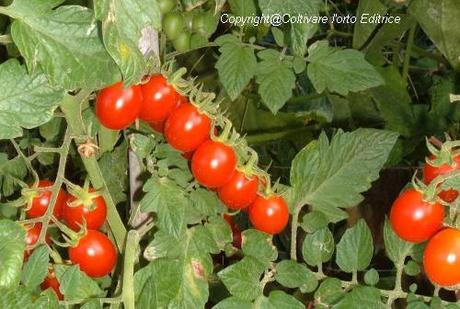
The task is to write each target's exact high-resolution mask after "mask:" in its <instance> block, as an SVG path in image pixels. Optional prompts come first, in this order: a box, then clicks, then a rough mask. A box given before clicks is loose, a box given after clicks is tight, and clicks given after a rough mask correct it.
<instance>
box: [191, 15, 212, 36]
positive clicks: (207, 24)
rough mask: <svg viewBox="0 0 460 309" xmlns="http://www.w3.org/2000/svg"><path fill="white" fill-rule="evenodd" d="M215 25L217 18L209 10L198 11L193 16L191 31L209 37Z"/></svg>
mask: <svg viewBox="0 0 460 309" xmlns="http://www.w3.org/2000/svg"><path fill="white" fill-rule="evenodd" d="M216 27H217V19H216V17H215V16H214V15H213V14H212V13H211V12H204V13H198V14H196V15H195V16H194V18H193V32H196V33H199V34H201V35H203V36H205V37H209V36H210V35H211V34H213V33H214V31H215V30H216Z"/></svg>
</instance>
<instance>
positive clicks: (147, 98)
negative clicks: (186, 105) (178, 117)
mask: <svg viewBox="0 0 460 309" xmlns="http://www.w3.org/2000/svg"><path fill="white" fill-rule="evenodd" d="M141 87H142V97H143V101H142V109H141V112H140V114H139V118H140V119H142V120H144V121H147V122H152V121H154V122H162V121H165V120H166V118H167V117H168V116H169V114H170V113H171V111H172V110H173V109H174V107H176V106H177V104H178V101H179V94H178V93H177V92H176V90H175V89H174V87H173V86H172V85H170V84H169V83H168V81H167V80H166V78H165V77H164V76H162V75H159V74H157V75H153V76H151V77H150V79H149V80H148V81H147V82H146V83H145V84H143V85H142V86H141Z"/></svg>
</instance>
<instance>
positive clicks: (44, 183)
mask: <svg viewBox="0 0 460 309" xmlns="http://www.w3.org/2000/svg"><path fill="white" fill-rule="evenodd" d="M52 185H54V182H51V181H49V180H40V181H39V182H38V188H44V187H51V186H52ZM51 194H52V192H51V190H46V191H40V192H37V196H36V197H34V198H33V200H32V205H31V207H30V209H29V210H27V211H26V216H27V218H38V217H41V216H43V215H44V214H45V213H46V210H47V209H48V206H49V203H50V202H51ZM66 198H67V194H66V193H65V191H64V190H62V189H59V193H58V196H57V199H56V203H55V205H54V209H53V215H54V216H55V217H56V218H58V219H60V218H61V212H62V206H63V205H64V203H65V200H66Z"/></svg>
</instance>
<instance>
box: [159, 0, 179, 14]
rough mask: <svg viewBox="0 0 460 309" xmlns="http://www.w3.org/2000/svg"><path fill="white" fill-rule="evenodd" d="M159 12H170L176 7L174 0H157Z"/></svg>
mask: <svg viewBox="0 0 460 309" xmlns="http://www.w3.org/2000/svg"><path fill="white" fill-rule="evenodd" d="M157 2H158V6H159V7H160V12H161V14H166V13H169V12H171V11H172V10H173V9H174V8H175V7H176V0H157Z"/></svg>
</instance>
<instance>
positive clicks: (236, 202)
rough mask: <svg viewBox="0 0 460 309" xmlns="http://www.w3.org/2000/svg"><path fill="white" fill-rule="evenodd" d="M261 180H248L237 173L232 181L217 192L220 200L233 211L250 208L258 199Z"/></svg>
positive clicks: (239, 172) (255, 178) (244, 175)
mask: <svg viewBox="0 0 460 309" xmlns="http://www.w3.org/2000/svg"><path fill="white" fill-rule="evenodd" d="M258 188H259V179H258V178H257V177H256V176H253V177H252V178H248V177H247V176H246V174H244V173H243V172H241V171H238V170H237V171H236V172H235V173H234V174H233V176H232V177H231V178H230V180H229V181H228V182H227V183H226V184H225V185H223V186H222V187H220V188H219V189H218V190H217V193H218V195H219V198H220V200H221V201H222V202H223V203H224V204H225V206H227V207H228V208H230V209H232V210H238V209H243V208H246V207H249V205H251V204H252V202H254V200H255V199H256V197H257V191H258Z"/></svg>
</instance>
